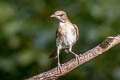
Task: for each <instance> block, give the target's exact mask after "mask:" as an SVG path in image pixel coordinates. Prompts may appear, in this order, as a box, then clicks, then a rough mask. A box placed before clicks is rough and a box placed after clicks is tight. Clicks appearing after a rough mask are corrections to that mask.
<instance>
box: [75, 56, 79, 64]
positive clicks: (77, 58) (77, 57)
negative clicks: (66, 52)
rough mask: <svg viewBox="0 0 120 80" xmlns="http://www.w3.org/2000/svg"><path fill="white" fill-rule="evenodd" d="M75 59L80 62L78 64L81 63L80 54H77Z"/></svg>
mask: <svg viewBox="0 0 120 80" xmlns="http://www.w3.org/2000/svg"><path fill="white" fill-rule="evenodd" d="M75 60H76V61H77V62H78V64H79V63H80V57H79V55H77V54H76V55H75Z"/></svg>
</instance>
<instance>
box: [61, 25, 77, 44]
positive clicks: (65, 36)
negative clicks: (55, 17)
mask: <svg viewBox="0 0 120 80" xmlns="http://www.w3.org/2000/svg"><path fill="white" fill-rule="evenodd" d="M60 28H61V29H60V30H61V32H60V33H61V34H62V36H61V37H62V41H63V43H64V44H65V45H66V46H69V45H72V44H74V43H75V41H76V32H75V30H74V27H73V25H72V24H65V23H61V24H60Z"/></svg>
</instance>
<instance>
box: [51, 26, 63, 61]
mask: <svg viewBox="0 0 120 80" xmlns="http://www.w3.org/2000/svg"><path fill="white" fill-rule="evenodd" d="M60 31H61V28H60V27H58V28H57V30H56V39H57V38H58V37H60V36H61V33H60ZM49 58H55V59H56V58H57V49H56V48H55V49H54V51H53V52H52V54H51V55H50V56H49Z"/></svg>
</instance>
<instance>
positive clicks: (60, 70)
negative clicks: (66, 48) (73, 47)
mask: <svg viewBox="0 0 120 80" xmlns="http://www.w3.org/2000/svg"><path fill="white" fill-rule="evenodd" d="M57 70H58V71H59V72H60V73H61V72H62V67H61V64H60V63H58V67H57Z"/></svg>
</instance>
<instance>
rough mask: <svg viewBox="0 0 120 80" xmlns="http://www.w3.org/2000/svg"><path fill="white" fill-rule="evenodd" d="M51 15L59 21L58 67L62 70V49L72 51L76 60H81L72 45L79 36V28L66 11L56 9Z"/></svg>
mask: <svg viewBox="0 0 120 80" xmlns="http://www.w3.org/2000/svg"><path fill="white" fill-rule="evenodd" d="M50 17H54V18H56V19H57V20H58V21H59V26H58V28H57V31H56V46H57V48H56V50H57V58H58V69H59V70H60V71H61V64H60V59H59V54H60V50H62V49H65V52H67V53H68V52H70V53H72V54H73V55H75V57H76V60H78V61H79V55H77V54H76V53H74V52H73V51H72V46H73V45H74V44H75V43H76V41H77V40H78V38H79V30H78V27H77V26H76V25H75V24H72V23H71V22H70V20H69V19H68V17H67V14H66V13H65V12H64V11H56V12H55V13H54V14H53V15H51V16H50ZM52 55H54V54H52Z"/></svg>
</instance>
